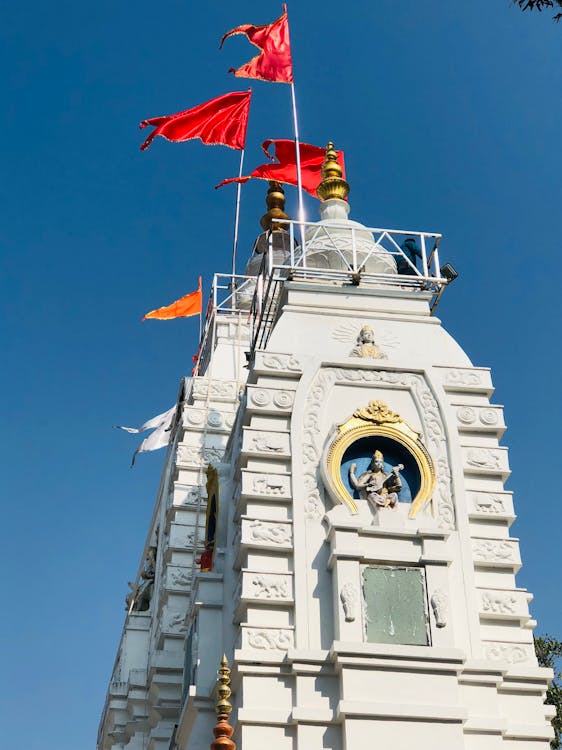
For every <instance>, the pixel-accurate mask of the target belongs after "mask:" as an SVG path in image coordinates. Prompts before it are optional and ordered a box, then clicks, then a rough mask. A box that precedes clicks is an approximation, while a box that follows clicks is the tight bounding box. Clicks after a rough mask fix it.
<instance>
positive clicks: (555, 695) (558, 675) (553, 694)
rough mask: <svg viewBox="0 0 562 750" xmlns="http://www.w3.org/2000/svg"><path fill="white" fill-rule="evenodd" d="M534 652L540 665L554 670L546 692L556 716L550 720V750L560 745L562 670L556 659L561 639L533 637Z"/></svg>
mask: <svg viewBox="0 0 562 750" xmlns="http://www.w3.org/2000/svg"><path fill="white" fill-rule="evenodd" d="M535 653H536V655H537V659H538V662H539V664H540V666H541V667H549V668H550V669H552V670H554V679H553V681H552V682H551V683H550V687H549V688H548V690H547V692H546V701H545V703H549V704H550V705H551V706H555V707H556V716H555V717H554V719H553V720H552V726H553V727H554V733H555V737H554V739H553V740H552V741H551V743H550V747H551V748H552V750H560V748H561V747H562V682H561V680H562V671H561V670H560V669H559V668H558V659H559V658H560V657H561V656H562V641H557V640H556V639H555V638H551V637H550V636H549V635H545V636H544V638H535Z"/></svg>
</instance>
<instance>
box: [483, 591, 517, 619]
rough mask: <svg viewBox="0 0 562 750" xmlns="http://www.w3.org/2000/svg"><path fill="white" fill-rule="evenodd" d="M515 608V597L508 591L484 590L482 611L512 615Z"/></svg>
mask: <svg viewBox="0 0 562 750" xmlns="http://www.w3.org/2000/svg"><path fill="white" fill-rule="evenodd" d="M516 610H517V599H516V598H515V597H514V596H512V595H511V594H509V593H503V592H500V591H484V592H483V594H482V611H483V612H488V613H490V614H495V615H510V614H511V615H513V614H515V612H516Z"/></svg>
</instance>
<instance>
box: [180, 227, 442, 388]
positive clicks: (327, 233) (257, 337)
mask: <svg viewBox="0 0 562 750" xmlns="http://www.w3.org/2000/svg"><path fill="white" fill-rule="evenodd" d="M273 221H274V223H278V224H280V225H281V226H282V228H283V230H284V231H283V232H278V231H270V232H269V235H268V238H267V244H266V245H265V247H264V250H265V252H263V255H262V259H261V265H260V266H259V270H258V272H257V274H256V275H255V276H243V275H235V276H233V275H231V274H215V276H214V278H213V284H212V287H211V293H210V296H209V300H208V304H207V310H206V315H205V323H204V326H203V331H202V335H201V341H200V345H199V350H198V352H197V355H196V357H195V358H194V360H195V367H194V368H193V373H192V374H194V375H201V374H203V373H204V372H205V371H206V369H207V366H208V363H209V360H210V357H211V353H212V351H213V349H214V346H215V343H216V342H215V328H216V322H217V319H218V317H219V316H221V315H240V316H244V315H247V316H248V323H249V326H250V349H251V351H253V350H254V349H255V348H263V347H265V346H266V345H267V341H268V339H269V334H270V332H271V329H272V327H273V325H274V323H275V320H276V317H277V312H278V303H279V298H280V295H281V290H282V288H283V285H284V283H285V282H286V281H288V280H289V281H309V282H324V283H329V284H339V285H350V286H361V287H372V288H395V289H402V290H405V291H422V292H428V293H429V294H430V295H431V300H430V308H431V310H432V311H433V310H434V309H435V306H436V304H437V301H438V300H439V298H440V296H441V294H442V292H443V289H444V288H445V286H446V285H447V284H448V283H449V278H447V277H445V276H443V275H442V273H441V267H440V259H439V243H440V242H441V237H442V236H441V235H440V234H438V233H437V232H420V231H407V230H403V229H381V228H380V227H363V226H361V225H355V224H354V223H353V222H340V223H336V222H334V223H329V224H327V223H317V222H298V221H286V220H285V221H283V220H277V219H274V220H273ZM408 241H409V242H408ZM264 244H265V243H264Z"/></svg>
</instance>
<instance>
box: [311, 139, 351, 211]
mask: <svg viewBox="0 0 562 750" xmlns="http://www.w3.org/2000/svg"><path fill="white" fill-rule="evenodd" d="M337 158H338V153H337V151H336V150H335V149H334V144H333V143H332V141H329V142H328V144H327V146H326V156H325V158H324V164H322V182H321V183H320V185H318V187H317V188H316V195H317V196H318V197H319V198H320V200H321V201H328V200H330V199H331V198H339V199H340V200H345V199H346V198H347V196H348V195H349V184H348V183H347V182H346V181H345V180H344V179H343V177H342V175H343V172H342V168H341V167H340V165H339V164H338V161H337Z"/></svg>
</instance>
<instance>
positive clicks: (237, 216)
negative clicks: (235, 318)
mask: <svg viewBox="0 0 562 750" xmlns="http://www.w3.org/2000/svg"><path fill="white" fill-rule="evenodd" d="M244 151H245V149H242V151H241V152H240V169H239V170H238V177H239V178H240V177H242V171H243V169H244ZM241 192H242V184H241V183H240V182H239V183H238V186H237V189H236V210H235V213H234V238H233V241H232V293H233V294H234V277H235V276H236V250H237V248H238V225H239V223H240V195H241Z"/></svg>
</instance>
